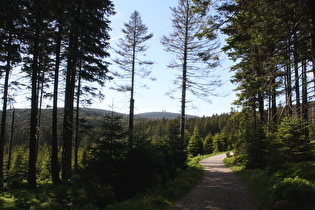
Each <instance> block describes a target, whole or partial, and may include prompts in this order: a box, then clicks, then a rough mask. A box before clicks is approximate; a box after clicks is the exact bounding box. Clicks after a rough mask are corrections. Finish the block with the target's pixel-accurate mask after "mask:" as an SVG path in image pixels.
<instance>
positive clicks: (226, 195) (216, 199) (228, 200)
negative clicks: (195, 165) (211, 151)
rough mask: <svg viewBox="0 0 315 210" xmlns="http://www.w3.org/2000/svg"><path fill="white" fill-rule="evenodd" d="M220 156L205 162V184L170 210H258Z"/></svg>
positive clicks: (203, 164) (198, 186) (192, 191)
mask: <svg viewBox="0 0 315 210" xmlns="http://www.w3.org/2000/svg"><path fill="white" fill-rule="evenodd" d="M225 157H226V154H220V155H216V156H213V157H209V158H206V159H203V160H202V161H201V162H200V164H201V165H202V166H203V168H204V170H205V173H204V176H203V179H202V181H201V182H200V183H199V184H198V185H197V186H196V187H194V188H193V189H192V190H191V191H190V192H189V193H188V194H187V195H185V196H184V197H183V198H182V199H181V200H179V201H178V202H177V203H174V204H173V205H171V206H170V207H168V208H167V209H168V210H176V209H183V210H199V209H200V210H201V209H214V210H217V209H220V210H221V209H222V210H223V209H224V210H230V209H234V210H255V209H258V208H257V207H256V205H255V202H254V200H253V199H252V198H251V196H250V195H249V192H248V191H247V189H246V188H245V186H244V184H243V183H242V181H241V180H240V179H239V178H238V177H237V176H236V175H235V174H234V173H233V172H232V171H231V170H230V169H229V168H227V167H226V166H225V165H224V163H223V159H224V158H225Z"/></svg>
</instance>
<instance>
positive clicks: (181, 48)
mask: <svg viewBox="0 0 315 210" xmlns="http://www.w3.org/2000/svg"><path fill="white" fill-rule="evenodd" d="M192 6H193V4H192V2H191V1H190V0H179V1H178V6H177V7H171V8H170V9H171V11H172V16H173V19H172V23H173V32H172V33H170V34H169V35H168V36H163V37H162V39H161V43H162V45H163V46H164V48H165V51H167V52H170V53H172V54H174V56H175V60H174V61H173V62H172V63H170V64H169V65H168V67H169V68H172V69H179V70H180V72H181V73H180V74H178V75H177V78H176V79H175V80H174V83H175V84H176V85H177V87H176V88H175V89H174V90H172V92H173V93H174V92H176V91H177V90H178V89H181V97H180V100H181V117H180V119H181V120H180V125H181V126H180V127H181V128H180V129H181V140H182V141H183V142H184V139H185V137H184V135H185V115H186V105H187V104H186V102H187V101H188V99H187V97H186V96H187V91H190V92H191V93H192V94H194V95H196V96H198V97H200V98H202V99H205V100H209V97H210V96H212V95H214V88H215V87H218V86H220V81H218V80H214V79H211V76H213V75H212V72H211V70H212V69H213V67H215V66H216V65H217V64H218V62H217V61H218V60H217V54H216V52H215V50H216V49H217V48H218V43H217V42H216V33H215V28H208V31H209V36H208V37H207V38H205V37H203V36H201V35H200V33H201V32H202V28H203V27H206V24H205V23H206V19H205V18H204V17H203V16H202V15H199V14H197V13H194V12H193V11H192V8H191V7H192ZM210 34H211V35H210ZM173 93H172V94H170V96H171V97H172V98H173V97H174V96H173Z"/></svg>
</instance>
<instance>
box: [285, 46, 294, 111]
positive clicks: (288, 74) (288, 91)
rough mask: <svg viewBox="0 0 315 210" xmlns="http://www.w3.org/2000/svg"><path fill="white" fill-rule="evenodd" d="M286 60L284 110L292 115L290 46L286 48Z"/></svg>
mask: <svg viewBox="0 0 315 210" xmlns="http://www.w3.org/2000/svg"><path fill="white" fill-rule="evenodd" d="M287 50H288V52H287V54H288V61H287V66H286V69H285V70H286V74H285V81H286V82H285V83H286V84H285V90H286V112H287V114H288V115H289V116H292V86H291V84H292V79H291V74H292V72H291V61H290V46H289V47H288V48H287Z"/></svg>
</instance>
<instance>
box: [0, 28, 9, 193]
mask: <svg viewBox="0 0 315 210" xmlns="http://www.w3.org/2000/svg"><path fill="white" fill-rule="evenodd" d="M11 41H12V35H11V34H10V38H9V44H8V45H9V46H10V45H11ZM6 62H7V65H6V71H5V79H4V87H3V105H2V106H3V108H2V118H1V133H0V188H2V187H3V183H4V177H3V162H4V161H3V153H4V138H5V128H6V118H7V102H8V88H9V75H10V71H11V52H10V49H8V55H7V61H6Z"/></svg>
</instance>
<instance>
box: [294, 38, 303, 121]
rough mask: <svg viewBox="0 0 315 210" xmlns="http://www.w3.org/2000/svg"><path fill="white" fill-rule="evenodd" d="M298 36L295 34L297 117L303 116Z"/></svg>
mask: <svg viewBox="0 0 315 210" xmlns="http://www.w3.org/2000/svg"><path fill="white" fill-rule="evenodd" d="M297 42H298V40H297V34H296V32H294V49H293V57H294V80H295V85H294V86H295V106H296V107H295V110H296V114H297V117H300V116H301V108H300V107H301V103H300V78H299V58H298V45H297Z"/></svg>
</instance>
